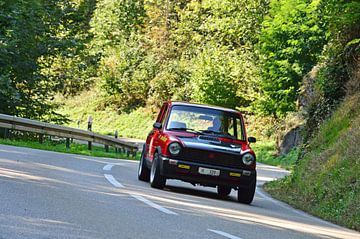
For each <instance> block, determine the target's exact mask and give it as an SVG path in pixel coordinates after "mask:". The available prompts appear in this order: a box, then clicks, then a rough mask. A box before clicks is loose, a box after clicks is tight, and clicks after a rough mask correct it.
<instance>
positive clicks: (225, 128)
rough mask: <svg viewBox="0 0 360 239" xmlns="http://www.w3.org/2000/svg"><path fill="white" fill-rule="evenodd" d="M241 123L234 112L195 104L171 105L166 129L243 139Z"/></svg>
mask: <svg viewBox="0 0 360 239" xmlns="http://www.w3.org/2000/svg"><path fill="white" fill-rule="evenodd" d="M243 128H244V127H243V123H242V120H241V118H239V117H237V115H236V114H232V113H229V112H225V111H221V110H217V109H208V108H202V107H195V106H182V105H181V106H180V105H175V106H173V107H172V109H171V112H170V117H169V120H168V122H167V126H166V129H167V130H171V131H189V132H193V133H199V134H211V135H216V136H219V137H229V138H233V139H239V140H244V134H243Z"/></svg>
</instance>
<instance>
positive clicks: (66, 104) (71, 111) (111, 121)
mask: <svg viewBox="0 0 360 239" xmlns="http://www.w3.org/2000/svg"><path fill="white" fill-rule="evenodd" d="M57 101H58V102H60V103H61V105H62V107H61V108H60V109H59V110H58V113H61V114H63V115H66V116H67V117H68V118H69V119H70V122H69V123H68V126H70V127H75V128H76V127H78V126H77V122H78V120H79V121H80V125H79V127H80V128H82V129H86V128H87V119H88V116H89V115H91V117H92V118H93V127H92V129H93V131H94V132H97V133H101V134H110V135H114V132H115V130H117V131H118V134H119V136H121V137H128V138H137V139H145V137H146V135H147V133H148V132H149V131H150V130H151V129H152V124H153V121H154V119H153V117H154V116H153V115H154V114H153V113H152V112H151V111H150V110H149V109H144V108H138V109H136V110H134V111H132V112H130V113H124V112H123V113H121V114H119V113H117V111H116V109H114V108H113V107H111V106H108V105H107V102H106V98H104V97H103V96H102V93H101V89H100V87H97V86H94V87H93V88H92V90H89V91H84V92H82V93H81V94H79V95H77V96H75V97H70V98H64V97H61V96H59V97H58V98H57Z"/></svg>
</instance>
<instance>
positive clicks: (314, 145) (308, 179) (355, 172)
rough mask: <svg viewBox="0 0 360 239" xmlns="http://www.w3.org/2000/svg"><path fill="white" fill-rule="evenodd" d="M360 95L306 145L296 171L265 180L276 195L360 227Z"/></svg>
mask: <svg viewBox="0 0 360 239" xmlns="http://www.w3.org/2000/svg"><path fill="white" fill-rule="evenodd" d="M359 142H360V95H357V96H353V97H351V98H348V99H346V100H345V101H344V102H343V103H342V105H341V106H340V107H339V108H338V110H337V111H336V112H335V113H334V114H333V116H332V118H331V119H330V120H328V121H327V122H326V123H324V124H323V125H322V126H321V128H320V131H319V133H318V135H317V136H316V137H314V139H312V141H311V142H310V143H309V144H308V145H309V146H308V147H307V148H306V149H305V150H306V151H305V152H304V156H303V157H302V159H301V160H300V161H299V162H298V164H297V165H296V166H295V167H294V171H293V174H292V175H290V176H288V177H286V178H284V179H282V180H279V181H274V182H270V183H267V184H265V189H266V190H267V191H268V192H269V193H270V194H271V195H272V196H274V197H275V198H278V199H280V200H283V201H285V202H287V203H289V204H291V205H293V206H294V207H296V208H299V209H301V210H304V211H307V212H309V213H311V214H313V215H316V216H319V217H321V218H323V219H325V220H328V221H332V222H334V223H336V224H340V225H343V226H346V227H348V228H351V229H354V230H358V231H360V206H359V202H360V147H359V146H358V144H359Z"/></svg>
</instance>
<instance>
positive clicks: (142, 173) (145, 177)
mask: <svg viewBox="0 0 360 239" xmlns="http://www.w3.org/2000/svg"><path fill="white" fill-rule="evenodd" d="M145 154H146V146H145V144H144V146H143V151H142V153H141V157H140V162H139V169H138V179H139V180H141V181H145V182H149V180H150V170H149V169H148V167H147V166H146V162H145V160H146V159H145Z"/></svg>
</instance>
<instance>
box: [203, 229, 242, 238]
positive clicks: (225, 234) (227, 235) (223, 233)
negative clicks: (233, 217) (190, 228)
mask: <svg viewBox="0 0 360 239" xmlns="http://www.w3.org/2000/svg"><path fill="white" fill-rule="evenodd" d="M208 231H210V232H213V233H216V234H218V235H220V236H223V237H227V238H230V239H241V238H240V237H237V236H234V235H231V234H229V233H226V232H222V231H218V230H212V229H208Z"/></svg>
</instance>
